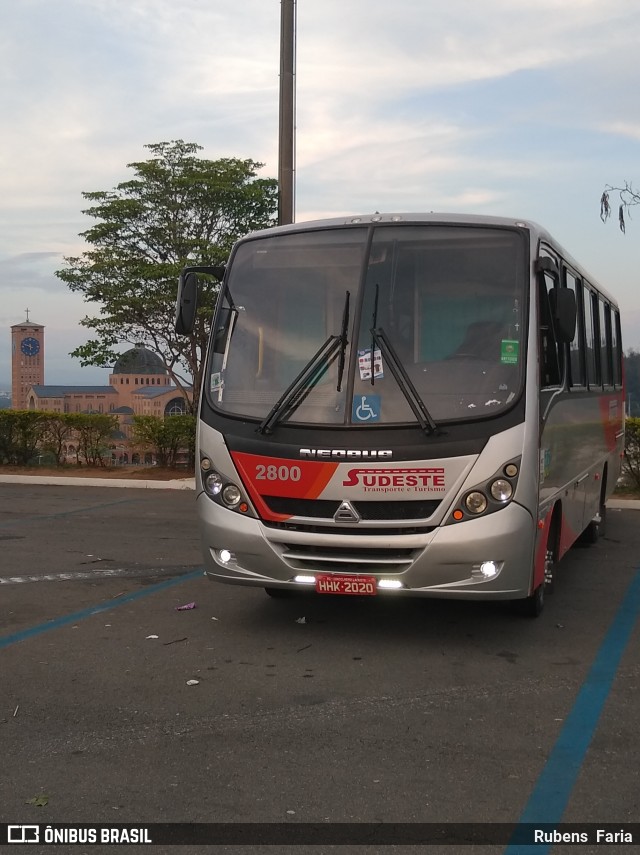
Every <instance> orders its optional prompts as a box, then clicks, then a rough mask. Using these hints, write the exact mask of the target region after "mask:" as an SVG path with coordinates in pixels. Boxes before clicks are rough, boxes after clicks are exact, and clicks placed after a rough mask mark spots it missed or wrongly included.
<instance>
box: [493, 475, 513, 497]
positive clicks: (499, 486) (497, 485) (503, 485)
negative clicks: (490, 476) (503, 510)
mask: <svg viewBox="0 0 640 855" xmlns="http://www.w3.org/2000/svg"><path fill="white" fill-rule="evenodd" d="M491 495H492V496H493V498H494V499H495V500H496V502H508V501H509V499H510V498H511V496H513V487H512V486H511V484H510V483H509V482H508V481H507V480H505V479H504V478H498V479H497V481H494V482H493V484H492V485H491Z"/></svg>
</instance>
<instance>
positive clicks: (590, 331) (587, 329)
mask: <svg viewBox="0 0 640 855" xmlns="http://www.w3.org/2000/svg"><path fill="white" fill-rule="evenodd" d="M583 297H584V299H583V306H584V345H585V358H586V362H587V383H588V384H589V386H599V385H600V359H599V353H598V350H597V346H596V328H595V322H596V317H595V313H594V311H593V308H594V306H593V303H594V299H595V296H594V295H593V294H592V292H591V291H590V290H589V289H588V288H585V289H584V293H583Z"/></svg>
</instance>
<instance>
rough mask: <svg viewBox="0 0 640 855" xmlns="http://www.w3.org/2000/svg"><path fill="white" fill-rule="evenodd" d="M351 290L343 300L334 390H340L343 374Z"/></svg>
mask: <svg viewBox="0 0 640 855" xmlns="http://www.w3.org/2000/svg"><path fill="white" fill-rule="evenodd" d="M350 297H351V292H350V291H347V293H346V296H345V300H344V310H343V312H342V329H341V331H340V362H338V384H337V386H336V392H341V391H342V375H343V374H344V357H345V353H346V352H347V344H348V341H347V330H348V328H349V298H350Z"/></svg>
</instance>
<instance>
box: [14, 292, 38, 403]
mask: <svg viewBox="0 0 640 855" xmlns="http://www.w3.org/2000/svg"><path fill="white" fill-rule="evenodd" d="M26 312H27V319H26V321H24V322H23V323H21V324H15V325H14V326H12V327H11V406H12V408H13V409H14V410H24V409H26V407H27V392H28V391H29V389H30V388H31V386H43V385H44V327H43V326H42V324H35V323H34V322H33V321H31V320H29V310H28V309H27V310H26Z"/></svg>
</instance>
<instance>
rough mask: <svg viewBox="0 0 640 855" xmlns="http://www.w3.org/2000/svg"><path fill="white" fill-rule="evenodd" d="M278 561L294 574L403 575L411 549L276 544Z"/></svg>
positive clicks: (412, 550) (411, 556) (412, 554)
mask: <svg viewBox="0 0 640 855" xmlns="http://www.w3.org/2000/svg"><path fill="white" fill-rule="evenodd" d="M278 546H279V548H280V549H281V550H282V553H281V554H282V558H283V559H284V560H285V561H286V562H287V564H288V565H289V566H290V567H291V568H292V569H293V570H296V571H299V572H306V573H319V572H320V573H321V572H323V571H327V572H332V573H349V574H352V573H403V572H404V571H405V570H408V568H409V567H410V566H411V565H412V563H413V561H414V559H415V556H416V554H417V553H418V552H419V551H420V550H415V549H398V548H391V549H385V548H384V547H381V548H380V549H370V548H361V547H341V546H310V545H308V544H294V543H280V544H278Z"/></svg>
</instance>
